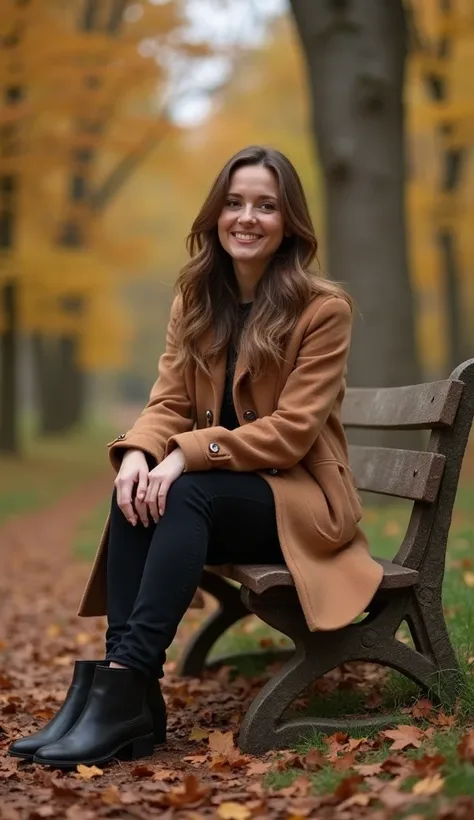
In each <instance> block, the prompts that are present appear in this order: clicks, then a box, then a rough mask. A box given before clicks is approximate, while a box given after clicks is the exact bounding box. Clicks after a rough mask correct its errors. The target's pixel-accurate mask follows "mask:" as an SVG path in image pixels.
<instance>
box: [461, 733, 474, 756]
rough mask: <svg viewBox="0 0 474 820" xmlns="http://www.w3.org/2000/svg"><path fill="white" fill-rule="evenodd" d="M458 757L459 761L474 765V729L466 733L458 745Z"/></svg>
mask: <svg viewBox="0 0 474 820" xmlns="http://www.w3.org/2000/svg"><path fill="white" fill-rule="evenodd" d="M458 756H459V758H460V759H461V760H466V761H468V762H469V763H474V729H471V731H470V732H467V733H466V734H465V735H463V737H462V738H461V740H460V741H459V743H458Z"/></svg>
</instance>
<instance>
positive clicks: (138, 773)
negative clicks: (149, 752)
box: [130, 763, 155, 780]
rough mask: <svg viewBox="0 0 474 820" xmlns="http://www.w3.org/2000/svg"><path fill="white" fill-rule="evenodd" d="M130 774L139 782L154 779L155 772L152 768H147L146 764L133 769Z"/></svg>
mask: <svg viewBox="0 0 474 820" xmlns="http://www.w3.org/2000/svg"><path fill="white" fill-rule="evenodd" d="M130 774H131V776H132V777H136V778H137V780H143V779H144V778H147V777H153V775H154V774H155V770H154V769H152V768H151V766H146V765H145V764H144V763H140V764H139V765H138V766H134V767H133V769H132V771H131V772H130Z"/></svg>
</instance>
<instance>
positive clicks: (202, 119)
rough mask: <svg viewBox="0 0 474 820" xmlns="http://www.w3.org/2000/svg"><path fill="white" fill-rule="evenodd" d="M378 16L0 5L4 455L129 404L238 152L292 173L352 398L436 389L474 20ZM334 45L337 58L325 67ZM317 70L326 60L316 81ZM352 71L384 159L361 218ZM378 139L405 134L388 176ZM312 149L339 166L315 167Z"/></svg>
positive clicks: (446, 344) (447, 356)
mask: <svg viewBox="0 0 474 820" xmlns="http://www.w3.org/2000/svg"><path fill="white" fill-rule="evenodd" d="M386 5H387V4H381V5H379V6H378V8H376V5H375V6H374V7H373V8H372V6H373V3H372V2H371V0H370V1H369V2H367V3H365V4H360V3H355V4H346V3H334V4H331V3H330V4H322V3H321V4H320V3H313V4H311V3H309V2H307V1H306V2H305V0H293V2H292V3H291V4H288V3H286V2H285V0H266V2H265V3H256V2H252V0H245V2H236V0H221V1H220V2H217V0H141V2H128V1H127V0H74V1H73V2H65V0H41V2H40V0H8V2H6V3H5V4H3V6H2V11H1V13H0V34H1V38H0V44H1V45H0V77H1V84H2V97H3V102H2V105H1V107H0V289H1V291H0V293H1V301H0V374H1V376H0V378H1V388H2V389H1V404H0V420H1V421H0V448H1V449H2V450H4V451H5V452H12V453H14V452H20V451H21V437H22V433H21V429H20V428H21V423H22V421H21V420H22V419H25V418H27V419H29V424H30V427H31V429H32V430H34V431H35V434H40V435H43V434H51V433H53V434H57V433H63V432H66V431H68V430H71V429H72V428H77V427H78V426H80V425H83V424H84V423H85V422H86V420H87V419H89V420H90V419H91V418H99V419H101V420H106V419H108V418H109V415H110V413H111V412H112V415H113V416H114V418H115V415H114V414H116V410H117V408H118V407H122V406H127V405H128V406H130V407H131V408H132V409H136V408H139V407H140V406H141V405H142V404H143V403H144V402H145V401H146V399H147V396H148V392H149V389H150V386H151V384H152V382H153V381H154V378H155V373H156V360H157V357H158V355H159V353H160V352H161V349H162V343H163V335H164V330H165V326H166V321H167V316H168V310H169V306H170V302H171V298H172V293H173V285H174V282H175V280H176V277H177V275H178V272H179V270H180V267H181V266H182V264H183V263H184V262H185V260H186V250H185V244H184V240H185V236H186V234H187V232H188V230H189V227H190V225H191V223H192V221H193V218H194V216H195V215H196V213H197V211H198V209H199V207H200V204H201V203H202V201H203V198H204V196H205V195H206V192H207V190H208V188H209V186H210V184H211V182H212V180H213V178H214V176H215V175H216V173H217V172H218V171H219V169H220V167H221V166H222V164H223V163H224V162H225V161H226V159H227V158H228V157H229V156H230V155H231V154H232V153H233V152H234V151H236V150H238V149H239V148H241V147H242V146H244V145H247V144H250V143H263V144H269V145H272V146H275V147H277V148H279V149H280V150H282V151H283V152H285V153H287V154H288V155H289V156H290V158H291V159H292V160H293V162H294V164H295V165H296V167H297V169H298V171H299V172H300V174H301V177H302V180H303V183H304V186H305V189H306V191H307V195H308V199H309V204H310V208H311V212H312V215H313V218H314V223H315V226H316V231H317V234H318V236H319V239H320V255H319V262H320V265H321V267H322V268H323V269H324V270H326V271H327V272H328V273H329V275H330V276H333V277H334V278H337V279H340V280H342V281H344V282H346V284H347V286H348V288H349V290H350V291H351V293H352V294H353V295H354V296H355V298H356V300H357V303H358V307H359V311H360V314H359V315H358V319H357V327H356V331H355V339H356V341H355V346H356V353H355V354H354V362H353V366H352V367H351V370H350V377H349V382H350V383H351V378H352V383H355V384H374V383H375V384H382V383H385V384H397V383H398V384H399V383H409V382H410V381H414V380H418V379H421V378H424V379H436V378H442V377H445V376H447V375H448V374H449V372H450V371H451V369H452V368H453V367H454V366H455V365H456V364H458V363H459V362H460V361H461V360H462V359H464V358H468V355H469V350H472V345H473V341H474V339H473V337H474V321H473V311H474V278H473V276H472V274H470V271H471V268H472V261H473V256H474V233H473V232H472V231H471V230H470V224H469V223H470V219H469V217H470V214H471V213H472V205H473V198H474V186H473V181H474V177H473V174H474V170H473V162H472V150H471V147H472V141H473V138H474V79H473V76H474V75H473V60H474V10H473V9H472V8H471V7H470V5H469V3H468V0H458V2H456V3H454V2H452V3H451V2H448V0H442V2H438V0H412V2H406V3H405V4H402V3H400V4H399V9H400V11H401V13H402V15H403V21H402V24H401V25H398V24H399V23H400V21H401V17H400V14H399V15H398V18H397V19H395V18H394V19H392V20H390V17H389V16H387V12H386V11H383V12H382V13H380V8H381V7H383V6H386ZM392 5H393V7H396V6H397V5H398V4H392ZM325 6H327V8H329V9H330V11H326V12H324V11H322V9H323V7H325ZM351 6H352V11H351V10H350V9H351ZM392 13H393V12H392ZM351 14H352V15H353V17H354V19H353V20H351V19H350V16H351ZM324 15H326V17H325V16H324ZM347 15H349V16H347ZM348 21H349V22H350V23H351V24H352V25H353V26H354V31H356V32H357V34H358V35H359V36H360V37H361V38H362V40H363V38H364V37H365V38H366V42H368V43H369V45H370V47H371V49H372V55H371V58H370V57H369V62H370V59H372V63H373V65H372V66H370V65H368V64H367V65H368V67H367V65H366V66H363V65H362V66H361V65H360V64H358V62H357V61H359V63H360V59H361V58H360V53H361V51H360V50H359V53H357V52H354V53H352V52H351V48H350V46H349V47H347V48H345V46H344V36H345V35H346V34H347V30H349V29H348V27H347V25H346V26H345V24H346V23H347V22H348ZM397 26H398V28H397ZM338 27H339V29H340V33H339V34H337V36H333V37H327V36H326V34H327V32H328V31H331V30H334V31H336V32H337V30H338ZM384 27H385V28H384ZM308 32H309V33H308ZM341 32H342V33H341ZM338 37H340V38H341V44H342V47H343V49H344V48H345V50H344V55H345V57H344V59H342V60H340V61H337V60H336V62H335V63H331V62H330V60H331V59H332V57H334V54H335V55H336V57H337V48H338V47H339V46H338V45H337V40H338ZM311 38H312V39H311ZM318 38H319V39H318ZM323 39H324V42H325V46H324V48H321V49H319V45H320V44H321V42H322V41H323ZM328 43H329V45H328ZM316 47H318V50H317V51H316ZM405 50H406V61H405V66H404V71H405V74H404V77H403V78H401V79H400V77H398V78H397V77H395V79H396V80H397V81H399V82H400V83H401V89H402V94H401V100H403V107H402V106H400V108H399V109H397V108H396V106H395V109H396V110H395V116H396V117H398V120H397V123H396V124H395V128H393V127H392V124H391V122H390V121H389V120H387V118H386V117H384V107H385V108H389V107H390V106H387V105H385V104H384V102H383V99H384V96H386V97H388V98H390V94H395V93H396V91H397V89H396V87H395V86H396V83H395V81H394V80H393V77H394V76H395V74H393V72H392V74H393V76H392V77H390V71H391V66H393V65H395V72H396V71H397V70H399V69H400V66H402V62H403V59H404V56H405ZM331 52H332V53H331ZM315 53H317V54H318V55H319V54H320V53H321V54H322V55H323V59H326V56H325V55H329V62H327V63H322V62H321V61H320V65H319V66H318V65H317V64H316V65H315V64H314V55H315ZM325 65H326V67H328V66H329V67H331V68H332V70H333V71H334V66H336V71H335V73H333V74H331V73H330V72H328V71H326V73H324V66H325ZM338 66H339V68H337V67H338ZM374 66H375V68H374ZM387 66H388V68H387ZM400 70H401V69H400ZM318 71H319V72H320V73H319V74H318ZM338 71H340V76H339V75H338ZM364 71H365V72H366V81H365V83H366V86H367V88H368V89H369V90H368V91H365V92H364V93H365V97H364V100H363V103H362V105H365V111H364V112H363V113H364V115H365V117H366V121H367V119H368V120H369V128H372V127H373V128H374V129H375V131H374V133H377V134H378V135H379V136H376V141H377V140H378V141H379V143H380V144H381V146H382V153H381V154H380V162H381V165H380V168H379V169H378V171H379V172H380V179H381V180H382V182H381V185H380V198H379V200H378V199H377V196H374V195H373V192H374V189H372V191H371V192H370V195H369V190H368V188H367V187H365V188H364V186H363V185H362V187H358V185H357V184H356V185H355V186H352V187H351V184H350V183H349V185H348V186H347V189H346V191H345V188H344V185H345V183H346V182H347V179H348V178H350V175H351V173H352V177H355V176H356V175H357V170H356V173H354V168H356V169H357V168H358V167H359V166H360V167H362V168H363V161H364V160H363V158H362V159H361V161H360V163H359V166H358V152H359V151H360V144H359V145H357V138H358V135H359V137H360V133H361V131H360V129H359V131H358V130H357V129H358V128H359V125H358V118H359V120H360V106H361V103H360V101H358V100H357V99H356V98H355V97H353V98H351V88H350V85H351V83H350V82H349V81H347V82H346V80H345V79H344V78H349V77H352V76H354V77H358V78H359V79H360V76H361V72H362V74H364ZM377 72H378V74H377ZM364 76H365V75H364ZM346 86H347V88H348V89H349V92H347V89H346ZM321 89H322V92H323V93H322V94H321V91H320V90H321ZM324 93H326V96H324ZM318 94H319V97H318ZM351 99H352V101H353V102H354V99H355V101H356V103H357V104H354V105H352V103H351ZM358 108H359V111H358V110H357V109H358ZM390 116H393V112H392V114H390ZM403 119H404V123H403ZM364 127H365V125H364ZM387 127H388V128H389V129H391V132H394V131H397V129H400V133H402V129H404V138H405V139H404V148H403V157H402V162H400V161H399V160H400V152H399V153H398V155H397V156H396V157H395V156H394V161H393V162H391V158H390V152H391V151H395V152H396V151H397V150H398V149H397V147H396V146H394V147H393V148H392V147H390V148H389V149H386V147H385V146H384V144H383V139H384V133H385V131H384V129H385V128H387ZM324 140H326V149H325V142H324ZM361 142H363V140H360V139H359V143H361ZM328 144H330V145H331V146H335V148H334V151H336V152H337V151H339V155H338V157H337V158H336V159H335V160H334V161H333V164H332V166H331V158H329V160H328V156H327V154H328V151H327V145H328ZM344 146H345V147H344ZM332 150H333V147H331V151H332ZM345 152H346V153H347V157H346V156H345ZM375 153H376V152H375ZM351 162H353V165H354V168H352V170H351V168H350V165H351ZM384 163H385V165H386V166H387V168H386V169H385V170H386V171H387V174H386V179H385V181H384V172H385V171H384V168H383V167H382V166H383V164H384ZM397 166H400V167H397ZM392 167H393V168H394V169H395V174H394V183H395V185H399V183H400V179H399V177H400V173H402V174H403V177H404V179H403V180H401V186H399V187H401V188H403V199H404V214H403V220H404V225H403V226H401V225H398V224H395V221H394V220H393V219H392V222H391V223H390V222H389V221H388V222H386V223H385V224H386V226H387V228H386V229H381V227H380V225H377V224H375V222H374V224H373V226H372V222H373V219H374V213H375V211H378V212H380V211H383V210H384V208H385V204H384V203H385V200H386V198H387V190H386V189H387V188H390V185H391V180H390V174H391V171H392ZM348 169H349V170H348ZM359 176H362V177H363V173H362V174H361V175H359ZM387 179H388V183H387ZM341 180H342V182H341ZM362 182H363V179H362ZM385 183H387V184H385ZM384 185H385V191H384ZM334 186H338V188H339V191H342V197H345V203H346V206H347V207H345V208H344V207H341V205H339V206H338V205H337V201H338V200H337V197H334V196H333V200H335V201H336V215H334V213H333V210H334V208H333V206H331V205H329V206H328V192H329V202H330V200H331V190H333V189H334ZM375 191H376V189H375ZM388 197H389V198H390V194H388ZM339 201H341V200H339ZM331 209H332V210H331ZM373 209H375V211H374V210H373ZM342 211H344V214H343V218H342V219H339V221H338V218H337V217H338V214H341V213H342ZM387 213H388V214H390V213H392V211H391V210H390V206H388V210H387ZM347 217H348V220H349V221H347ZM398 221H399V222H401V220H398ZM405 225H406V235H405V233H404V231H405ZM345 226H346V227H345ZM354 237H355V239H354ZM405 240H406V241H405ZM331 246H332V247H333V248H334V247H336V248H337V249H341V253H339V259H336V258H335V257H336V256H337V253H334V251H333V252H332V255H331ZM371 246H373V247H371ZM402 246H403V247H402ZM328 248H329V253H328ZM405 278H406V281H405ZM389 306H390V309H389V310H388V313H387V308H388V307H389ZM387 316H388V318H387ZM397 322H398V324H397ZM411 334H413V339H412V340H411ZM358 339H365V343H363V345H362V348H360V354H359V355H357V346H358V341H357V340H358ZM400 344H401V345H402V347H400ZM359 347H360V346H359ZM362 353H363V355H362ZM394 368H395V369H394ZM114 423H115V421H114Z"/></svg>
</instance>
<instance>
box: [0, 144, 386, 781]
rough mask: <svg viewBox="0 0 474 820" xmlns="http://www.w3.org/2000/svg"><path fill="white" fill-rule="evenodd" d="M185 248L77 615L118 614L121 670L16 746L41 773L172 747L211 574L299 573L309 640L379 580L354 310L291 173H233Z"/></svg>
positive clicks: (104, 667)
mask: <svg viewBox="0 0 474 820" xmlns="http://www.w3.org/2000/svg"><path fill="white" fill-rule="evenodd" d="M188 242H189V249H190V255H191V259H190V261H189V262H188V264H187V265H186V266H185V267H184V269H183V271H182V272H181V275H180V277H179V280H178V296H177V298H176V299H175V301H174V304H173V307H172V310H171V317H170V323H169V326H168V333H167V341H166V351H165V353H164V354H163V356H162V357H161V359H160V363H159V378H158V380H157V382H156V384H155V385H154V387H153V389H152V392H151V397H150V401H149V403H148V405H147V407H146V408H145V410H144V411H143V413H142V415H141V416H140V417H139V418H138V420H137V422H136V423H135V424H134V426H133V427H132V429H131V430H130V431H129V432H128V433H126V434H122V435H120V436H118V437H117V438H116V439H115V441H113V442H112V443H111V444H110V445H109V446H110V457H111V461H112V464H113V466H114V468H115V469H116V471H117V477H116V479H115V492H114V495H113V498H112V508H111V514H110V516H109V519H108V522H107V525H106V529H105V532H104V535H103V538H102V541H101V544H100V546H99V550H98V553H97V557H96V560H95V563H94V567H93V570H92V574H91V577H90V579H89V582H88V585H87V587H86V591H85V593H84V597H83V601H82V603H81V608H80V612H79V614H80V615H83V616H89V615H101V614H104V613H105V612H106V613H107V616H108V630H107V636H106V650H107V651H106V658H105V661H82V662H77V663H76V666H75V671H74V678H73V683H72V685H71V688H70V690H69V692H68V695H67V698H66V701H65V703H64V704H63V707H62V708H61V710H60V712H59V713H58V715H57V716H56V717H55V718H54V719H53V721H51V723H50V724H48V726H47V727H46V728H45V729H44V730H42V731H40V732H39V733H36V734H35V735H32V736H31V737H28V738H24V739H22V740H19V741H16V742H15V743H14V744H12V747H11V749H10V751H11V753H12V754H16V755H19V756H22V757H30V758H31V757H34V760H35V761H36V762H38V763H43V764H49V765H53V766H56V767H61V766H62V767H67V766H74V765H76V764H78V763H86V764H89V765H91V764H94V763H104V762H106V761H108V760H110V759H111V758H112V757H117V756H125V755H128V756H131V757H139V756H141V755H147V754H151V753H152V752H153V746H154V742H162V741H164V739H165V733H166V710H165V706H164V702H163V698H162V696H161V692H160V689H159V684H158V680H157V678H160V677H162V676H163V662H164V660H165V652H166V649H167V648H168V647H169V645H170V644H171V642H172V640H173V637H174V635H175V633H176V629H177V627H178V624H179V622H180V620H181V618H182V617H183V615H184V613H185V612H186V609H187V608H188V606H189V605H190V603H191V601H192V599H193V596H194V595H195V593H196V590H197V588H198V585H199V580H200V577H201V574H202V571H203V567H204V565H205V564H223V563H227V562H230V563H244V564H245V563H264V564H266V563H286V564H287V566H288V568H289V570H290V572H291V573H292V575H293V578H294V581H295V586H296V590H297V593H298V596H299V599H300V601H301V605H302V608H303V611H304V614H305V617H306V621H307V623H308V627H309V629H311V630H316V629H337V628H340V627H342V626H344V625H346V624H347V623H350V622H351V621H352V620H353V619H354V618H355V617H356V616H357V615H359V614H360V613H361V612H362V611H363V610H364V608H365V607H366V606H367V604H368V603H369V601H370V600H371V598H372V597H373V595H374V593H375V591H376V589H377V587H378V585H379V583H380V580H381V576H382V570H381V568H380V567H379V565H378V564H377V563H376V562H374V561H373V560H372V559H371V558H370V556H369V554H368V550H367V542H366V540H365V537H364V536H363V534H362V532H361V531H360V530H359V528H358V526H357V523H358V521H359V519H360V516H361V510H360V504H359V499H358V496H357V493H356V491H355V489H354V485H353V481H352V477H351V473H350V470H349V468H348V463H347V461H348V457H347V444H346V439H345V436H344V431H343V428H342V426H341V421H340V407H341V402H342V399H343V396H344V389H345V369H346V359H347V354H348V349H349V340H350V332H351V320H352V311H351V302H350V299H349V298H348V296H347V295H346V294H345V293H344V291H343V290H342V289H341V288H339V287H337V286H336V285H335V284H331V283H329V282H327V281H324V280H322V279H321V278H318V277H317V276H315V275H313V274H312V273H310V271H309V265H310V263H311V262H312V260H313V259H314V256H315V253H316V248H317V243H316V239H315V236H314V231H313V227H312V224H311V218H310V215H309V212H308V207H307V203H306V199H305V195H304V192H303V189H302V186H301V182H300V180H299V177H298V175H297V173H296V171H295V169H294V168H293V166H292V165H291V163H290V162H289V160H288V159H287V158H286V157H285V156H283V155H282V154H281V153H279V152H278V151H275V150H270V149H266V148H261V147H258V146H257V147H249V148H246V149H244V150H242V151H240V152H239V153H237V154H236V155H235V156H234V157H232V158H231V159H230V160H229V162H228V163H227V164H226V165H225V167H224V168H223V170H222V171H221V173H220V174H219V175H218V177H217V179H216V180H215V182H214V185H213V186H212V188H211V191H210V193H209V195H208V197H207V199H206V201H205V203H204V205H203V207H202V209H201V211H200V213H199V215H198V217H197V219H196V221H195V223H194V225H193V227H192V231H191V234H190V236H189V238H188Z"/></svg>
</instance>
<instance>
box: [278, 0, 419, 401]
mask: <svg viewBox="0 0 474 820" xmlns="http://www.w3.org/2000/svg"><path fill="white" fill-rule="evenodd" d="M291 6H292V9H293V14H294V18H295V21H296V24H297V28H298V31H299V35H300V38H301V42H302V45H303V50H304V53H305V56H306V61H307V66H308V75H309V85H310V90H311V100H312V110H313V123H314V133H315V138H316V142H317V147H318V155H319V159H320V162H321V166H322V171H323V174H324V181H325V191H326V234H327V241H326V245H327V254H328V267H329V271H330V274H331V276H332V277H334V278H335V279H337V280H344V281H346V282H347V283H348V286H349V289H350V291H351V293H352V294H353V296H354V297H355V299H356V302H357V305H358V307H359V308H360V310H361V312H362V317H363V320H362V322H356V325H355V329H354V336H353V343H352V349H351V361H350V369H349V373H350V378H351V382H352V383H353V384H354V385H368V386H370V385H387V386H389V385H400V384H412V383H414V382H417V381H419V380H420V378H421V372H420V366H419V362H418V355H417V348H416V342H415V319H414V305H413V298H412V286H411V282H410V276H409V269H408V261H407V239H406V229H405V214H404V196H405V162H406V160H405V153H404V112H403V104H402V99H403V89H404V70H405V54H406V43H407V39H406V25H405V16H404V9H403V5H402V2H401V0H398V2H390V3H381V2H380V0H351V1H350V2H349V0H328V2H322V0H291Z"/></svg>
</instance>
